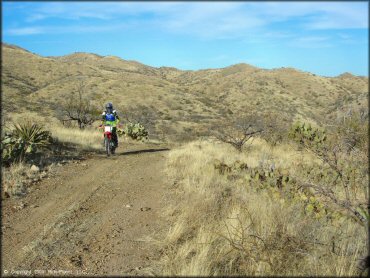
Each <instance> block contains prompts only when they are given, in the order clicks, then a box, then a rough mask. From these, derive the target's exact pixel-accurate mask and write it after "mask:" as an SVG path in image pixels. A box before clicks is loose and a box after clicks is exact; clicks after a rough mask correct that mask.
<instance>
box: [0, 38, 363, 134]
mask: <svg viewBox="0 0 370 278" xmlns="http://www.w3.org/2000/svg"><path fill="white" fill-rule="evenodd" d="M2 61H3V65H2V66H3V67H2V94H3V95H2V96H3V111H4V112H5V114H6V115H8V116H11V115H12V113H27V112H30V111H34V112H37V113H43V114H45V115H47V116H49V117H51V118H54V117H56V115H57V111H58V109H60V103H61V102H63V101H64V100H65V98H66V97H68V95H69V94H70V93H71V92H73V91H75V89H76V86H77V84H78V83H79V82H81V80H84V83H85V84H86V90H85V94H86V96H87V97H88V98H89V99H91V101H92V102H93V103H94V104H95V105H96V106H99V107H103V105H104V103H106V102H107V101H112V102H113V103H114V105H115V106H116V108H117V110H119V111H121V113H122V114H125V112H126V111H132V110H135V109H136V108H137V109H140V110H143V113H144V112H145V113H144V114H145V115H147V117H152V118H153V119H154V118H155V121H154V123H153V125H154V126H153V130H155V132H154V133H155V135H159V134H164V133H165V134H169V135H171V136H169V138H177V137H181V138H187V137H189V136H196V135H205V134H207V132H208V131H209V128H210V127H211V126H212V125H213V124H214V123H216V122H217V121H219V120H222V119H226V118H227V117H236V116H237V115H240V114H242V113H249V114H256V113H259V114H261V117H263V115H269V114H271V115H279V120H281V121H285V122H292V121H293V120H295V119H305V120H307V121H311V122H314V123H318V124H321V125H322V124H326V123H329V122H330V121H332V120H334V119H335V118H336V117H337V116H338V115H340V114H341V113H346V112H347V111H348V110H349V109H352V110H359V109H366V111H367V109H368V108H367V96H368V77H361V76H354V75H352V74H350V73H344V74H342V75H339V76H337V77H323V76H318V75H315V74H312V73H309V72H303V71H300V70H296V69H293V68H279V69H272V70H267V69H261V68H257V67H254V66H251V65H247V64H236V65H232V66H229V67H226V68H220V69H205V70H197V71H190V70H186V71H184V70H179V69H176V68H172V67H160V68H155V67H150V66H146V65H144V64H141V63H139V62H136V61H126V60H123V59H121V58H119V57H115V56H100V55H96V54H91V53H81V52H77V53H74V54H71V55H67V56H62V57H42V56H39V55H36V54H34V53H31V52H29V51H27V50H25V49H22V48H20V47H17V46H14V45H8V44H2Z"/></svg>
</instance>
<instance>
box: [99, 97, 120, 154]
mask: <svg viewBox="0 0 370 278" xmlns="http://www.w3.org/2000/svg"><path fill="white" fill-rule="evenodd" d="M101 119H102V125H110V126H112V127H113V128H112V135H113V136H112V139H113V142H114V144H115V145H116V147H118V136H117V125H118V123H119V117H118V115H117V112H116V110H114V109H113V104H112V103H111V102H108V103H107V104H106V105H105V111H104V112H103V113H102V114H101Z"/></svg>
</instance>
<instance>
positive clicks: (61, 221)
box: [2, 145, 169, 276]
mask: <svg viewBox="0 0 370 278" xmlns="http://www.w3.org/2000/svg"><path fill="white" fill-rule="evenodd" d="M167 151H168V149H166V148H163V147H161V146H148V145H147V146H144V145H141V146H140V145H136V146H131V147H130V148H129V149H127V148H126V149H124V150H121V151H120V149H118V151H117V154H116V155H115V156H113V157H110V158H107V157H106V156H105V155H104V154H97V155H92V156H91V157H89V158H88V159H86V160H83V161H78V162H76V161H74V162H69V163H67V164H66V165H63V166H61V167H58V170H56V172H55V175H54V176H53V177H51V178H49V179H44V180H42V181H41V182H39V183H38V184H35V185H33V186H32V191H31V192H30V193H29V194H28V195H27V196H26V197H23V198H21V199H6V200H4V201H3V203H2V204H3V211H2V213H3V215H2V224H3V227H2V233H3V238H2V265H3V274H6V273H8V274H11V273H13V274H21V272H22V271H23V274H28V273H29V272H31V273H32V274H43V275H52V274H54V275H58V276H60V275H68V274H69V275H79V274H87V275H99V274H100V275H147V274H148V269H150V264H151V260H153V259H156V258H157V257H158V256H159V254H158V247H157V246H156V244H155V241H153V240H154V239H160V238H161V237H162V236H163V235H164V233H165V232H166V231H167V230H168V228H169V227H168V224H166V221H165V219H162V218H161V216H160V215H161V212H162V211H161V210H162V209H163V208H164V207H165V204H166V197H165V195H166V194H165V192H166V190H168V184H167V181H166V177H165V174H164V163H165V159H166V155H167V153H168V152H167ZM21 203H23V204H25V207H24V208H17V206H19V204H21ZM27 272H28V273H27Z"/></svg>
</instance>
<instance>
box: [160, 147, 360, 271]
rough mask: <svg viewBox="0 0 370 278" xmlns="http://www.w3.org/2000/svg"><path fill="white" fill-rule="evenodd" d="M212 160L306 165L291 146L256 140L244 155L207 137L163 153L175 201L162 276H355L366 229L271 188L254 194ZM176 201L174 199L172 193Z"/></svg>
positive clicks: (307, 158)
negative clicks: (316, 212)
mask: <svg viewBox="0 0 370 278" xmlns="http://www.w3.org/2000/svg"><path fill="white" fill-rule="evenodd" d="M216 159H218V160H221V161H224V162H225V163H233V162H235V161H236V160H240V161H243V162H246V163H247V164H248V165H249V166H251V167H253V166H257V165H258V164H260V163H265V161H266V160H268V161H269V162H272V161H275V164H276V167H283V168H290V170H292V169H294V167H295V165H296V164H297V163H308V164H313V163H316V161H315V160H314V159H313V158H312V157H311V156H310V155H309V154H305V153H304V154H302V153H301V154H300V153H297V152H296V151H294V150H293V149H292V148H291V147H290V146H288V145H285V146H278V147H269V146H268V145H267V144H266V143H264V142H263V141H262V140H255V141H254V143H253V144H252V145H251V146H250V147H249V149H248V150H247V151H246V152H244V153H241V154H240V153H238V152H236V151H235V150H234V149H233V148H232V147H230V146H228V145H224V144H217V143H211V142H206V141H203V142H193V143H190V144H188V145H185V146H183V147H181V148H179V149H176V150H173V151H171V152H170V154H169V160H168V165H167V172H168V175H169V177H170V178H171V179H172V180H174V182H175V184H177V187H176V194H178V196H179V199H181V201H180V202H178V203H173V204H172V207H171V208H170V209H169V210H168V216H169V215H171V216H172V219H173V224H172V228H171V230H170V231H169V233H168V235H167V237H166V239H165V243H164V250H165V256H164V257H163V258H162V261H161V267H162V274H164V275H206V276H209V275H263V276H265V275H334V276H343V275H354V274H355V273H356V270H357V269H356V265H357V264H358V259H359V258H360V257H361V256H363V255H365V254H366V245H365V242H366V230H365V229H363V228H362V227H361V226H359V225H358V224H357V223H355V222H352V221H349V220H346V219H345V218H341V219H338V220H337V221H335V222H332V223H329V222H327V221H326V220H325V219H323V218H321V219H317V218H315V217H312V216H310V215H308V214H306V213H305V212H304V209H303V204H301V203H300V202H294V203H293V202H288V201H287V200H285V199H283V198H280V197H279V194H278V192H277V191H275V190H262V191H258V190H256V188H253V187H251V186H250V185H248V184H247V183H246V182H245V181H244V180H243V179H228V178H227V177H226V176H223V175H220V174H219V172H217V171H216V170H215V168H214V161H215V160H216ZM176 199H177V200H178V198H176Z"/></svg>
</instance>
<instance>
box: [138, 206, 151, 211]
mask: <svg viewBox="0 0 370 278" xmlns="http://www.w3.org/2000/svg"><path fill="white" fill-rule="evenodd" d="M140 210H141V211H148V210H151V208H149V207H143V208H140Z"/></svg>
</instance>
